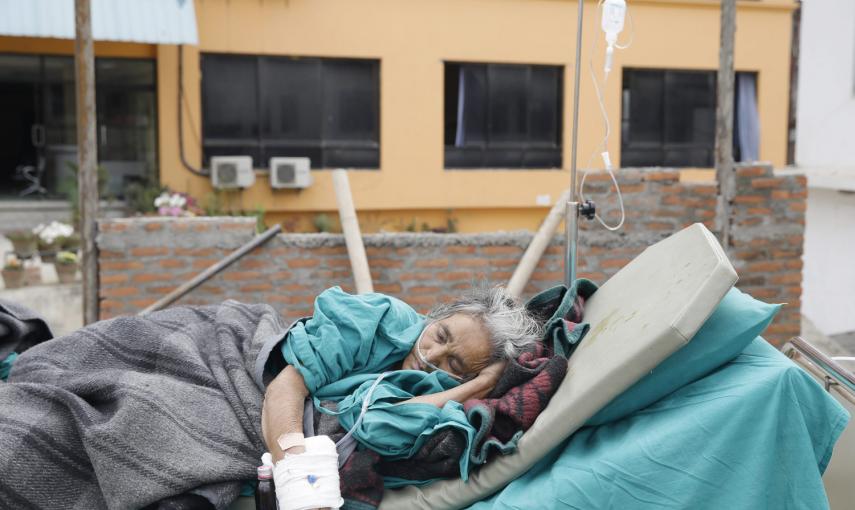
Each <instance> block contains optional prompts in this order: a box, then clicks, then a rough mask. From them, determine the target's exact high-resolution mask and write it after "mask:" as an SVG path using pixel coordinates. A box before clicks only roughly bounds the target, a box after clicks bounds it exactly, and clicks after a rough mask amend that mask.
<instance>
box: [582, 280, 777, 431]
mask: <svg viewBox="0 0 855 510" xmlns="http://www.w3.org/2000/svg"><path fill="white" fill-rule="evenodd" d="M780 308H781V305H770V304H767V303H764V302H762V301H758V300H756V299H754V298H753V297H751V296H749V295H748V294H745V293H744V292H741V291H740V290H739V289H736V288H732V289H730V291H728V293H727V294H725V296H724V298H723V299H722V300H721V302H720V303H719V304H718V306H717V307H716V309H715V310H714V311H713V313H712V315H710V318H709V319H707V321H706V322H704V324H703V326H701V329H700V330H698V332H697V333H696V334H695V336H694V337H693V338H692V340H691V341H690V342H689V343H688V344H686V345H685V346H683V347H682V348H681V349H679V350H678V351H677V352H675V353H674V354H672V355H671V356H669V357H668V358H667V359H666V360H665V361H663V362H662V363H660V364H659V366H657V367H656V368H655V369H653V371H651V372H650V373H649V374H647V375H646V376H644V377H643V378H642V379H641V380H640V381H638V382H637V383H635V384H634V385H633V386H632V387H630V388H629V389H628V390H626V391H625V392H623V393H622V394H620V395H618V396H617V397H616V398H615V399H614V400H612V401H611V402H610V403H609V404H608V405H607V406H606V407H604V408H602V409H600V411H599V412H598V413H597V414H595V415H594V416H593V417H592V418H591V419H590V420H588V422H587V423H586V425H602V424H603V423H608V422H610V421H614V420H618V419H620V418H623V417H624V416H627V415H629V414H631V413H634V412H635V411H638V410H639V409H643V408H645V407H647V406H649V405H650V404H652V403H654V402H656V401H657V400H659V399H660V398H662V397H664V396H665V395H668V394H669V393H671V392H673V391H675V390H677V389H679V388H682V387H683V386H685V385H687V384H689V383H692V382H694V381H696V380H698V379H700V378H701V377H704V376H705V375H707V374H709V373H710V372H712V371H713V370H715V369H716V368H718V367H720V366H721V365H723V364H725V363H727V362H728V361H730V360H732V359H733V358H735V357H736V356H737V355H738V354H739V353H740V352H742V350H743V349H744V348H745V347H746V346H747V345H748V344H749V343H751V341H752V340H754V339H755V338H756V337H757V336H759V335H760V333H762V332H763V330H764V329H766V326H768V325H769V323H770V322H772V318H773V317H775V314H776V313H778V310H779V309H780Z"/></svg>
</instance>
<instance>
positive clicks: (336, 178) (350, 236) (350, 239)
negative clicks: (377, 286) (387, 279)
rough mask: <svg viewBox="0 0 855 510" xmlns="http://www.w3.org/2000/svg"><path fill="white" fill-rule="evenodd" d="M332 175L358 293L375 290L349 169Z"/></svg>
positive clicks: (339, 170) (334, 171)
mask: <svg viewBox="0 0 855 510" xmlns="http://www.w3.org/2000/svg"><path fill="white" fill-rule="evenodd" d="M332 177H333V188H334V189H335V199H336V201H337V202H338V215H339V218H341V230H342V231H343V232H344V242H345V244H346V245H347V255H348V256H349V257H350V268H351V271H353V283H354V285H355V286H356V293H357V294H365V293H368V292H374V285H373V284H372V283H371V270H370V269H369V268H368V257H367V256H366V255H365V245H363V244H362V235H361V234H360V233H359V222H358V221H357V219H356V209H355V208H354V207H353V195H351V193H350V181H349V180H348V178H347V171H346V170H343V169H341V168H339V169H338V170H333V172H332Z"/></svg>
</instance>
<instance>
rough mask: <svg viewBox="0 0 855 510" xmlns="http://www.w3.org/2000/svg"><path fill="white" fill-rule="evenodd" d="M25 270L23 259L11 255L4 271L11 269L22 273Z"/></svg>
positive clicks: (7, 259)
mask: <svg viewBox="0 0 855 510" xmlns="http://www.w3.org/2000/svg"><path fill="white" fill-rule="evenodd" d="M23 268H24V266H23V264H21V259H19V258H18V257H16V256H15V255H10V256H9V257H7V258H6V265H5V266H4V267H3V269H9V270H12V271H20V270H21V269H23Z"/></svg>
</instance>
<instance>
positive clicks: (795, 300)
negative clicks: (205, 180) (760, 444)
mask: <svg viewBox="0 0 855 510" xmlns="http://www.w3.org/2000/svg"><path fill="white" fill-rule="evenodd" d="M737 175H738V178H737V182H738V196H737V197H736V199H735V203H734V211H733V216H732V217H731V218H729V219H728V221H730V222H731V223H732V224H733V245H732V246H730V247H729V249H728V251H729V253H730V257H731V260H732V261H733V264H734V266H735V267H736V269H737V272H739V273H740V274H741V276H742V278H741V280H740V283H739V286H740V287H741V288H743V289H744V290H745V291H747V292H749V293H751V294H753V295H754V296H756V297H757V298H759V299H763V300H765V301H771V302H786V303H787V306H785V308H784V309H783V310H782V312H781V314H780V315H779V316H778V318H777V319H776V321H775V323H774V324H772V326H770V328H769V331H768V335H769V338H770V340H772V341H773V342H777V343H780V342H783V341H785V340H786V339H787V338H788V337H789V336H792V335H795V334H798V333H799V324H800V320H799V319H800V315H799V309H800V306H801V303H800V297H801V286H800V284H801V267H802V264H801V254H802V241H803V239H802V232H803V229H804V209H805V206H804V205H805V196H806V193H805V189H804V185H805V183H804V178H803V177H799V176H786V177H775V176H773V174H772V170H771V168H769V167H768V166H767V167H763V166H757V167H746V168H740V169H738V170H737ZM590 180H591V183H590V184H591V188H590V189H591V190H592V191H596V190H597V188H600V190H604V189H605V188H606V187H607V186H608V176H607V175H605V174H594V175H592V176H590ZM620 182H621V185H622V189H623V192H624V196H625V198H626V206H627V212H628V218H627V224H626V227H625V228H624V229H623V230H622V231H620V232H619V233H617V234H614V233H610V232H606V231H604V230H603V229H602V228H601V227H599V226H598V225H596V224H594V223H591V222H586V223H584V224H583V232H582V233H581V235H580V249H579V275H580V276H582V277H587V278H591V279H593V280H594V281H597V282H600V283H602V282H604V281H605V280H606V279H608V277H610V276H611V275H613V274H614V273H615V272H617V271H618V270H619V269H620V268H621V267H623V266H624V265H625V264H627V263H628V262H629V261H630V260H632V258H633V257H635V256H636V255H637V254H638V253H640V252H641V251H642V250H643V249H644V248H645V247H647V246H649V245H650V244H652V243H655V242H656V241H658V240H660V239H663V238H665V237H667V236H668V235H670V234H672V233H674V232H676V231H677V230H679V229H681V228H683V227H684V226H686V225H689V224H691V223H694V222H704V223H705V224H706V225H707V226H708V227H710V228H711V229H713V230H716V226H717V223H718V222H717V221H716V218H715V212H714V211H715V206H716V195H715V192H716V186H715V185H714V184H709V183H700V184H693V183H681V182H679V173H678V172H676V171H674V170H660V169H656V170H624V171H622V172H621V173H620ZM611 210H612V208H611V207H608V206H607V207H605V208H604V209H603V212H604V214H606V215H609V212H608V211H611ZM254 226H255V223H254V221H253V220H251V219H246V218H188V219H164V218H136V219H120V220H108V221H104V222H102V223H101V224H100V226H99V234H98V249H99V264H100V290H99V296H100V300H101V301H100V303H101V307H100V310H101V317H102V318H108V317H113V316H116V315H119V314H130V313H135V312H137V311H139V310H140V309H142V308H144V307H145V306H148V305H149V304H151V303H153V302H154V301H155V300H157V299H158V298H159V297H162V296H163V295H165V294H166V293H168V292H169V291H171V290H172V289H174V288H175V287H177V286H178V285H179V284H181V283H182V282H184V281H185V280H187V279H189V278H191V277H192V276H193V275H195V274H197V273H198V272H200V271H201V270H203V269H204V268H206V267H208V266H210V265H211V264H213V263H214V262H216V261H217V260H218V259H220V258H221V257H223V256H224V255H226V254H227V253H229V252H231V251H232V250H234V249H236V248H237V247H238V246H240V245H241V244H242V243H244V242H246V241H248V240H249V239H251V238H252V236H253V235H254V232H255V228H254ZM364 239H365V245H366V247H367V248H366V249H367V254H368V262H369V265H370V266H371V271H372V277H373V280H374V283H375V290H377V291H379V292H385V293H388V294H392V295H395V296H398V297H401V298H402V299H404V300H406V301H407V302H409V303H410V304H412V305H413V306H415V307H416V308H417V309H419V310H421V311H426V310H427V309H429V308H430V307H431V305H433V304H434V303H436V302H438V301H442V300H447V299H450V298H451V297H453V296H454V295H456V294H458V293H459V292H460V291H461V290H462V289H465V288H468V287H469V286H471V285H472V283H473V282H477V281H482V280H486V281H489V282H493V283H501V284H503V283H506V282H507V280H508V279H509V278H510V276H511V273H512V271H513V269H514V268H515V267H516V264H517V262H518V260H519V257H520V256H521V255H522V253H523V250H524V248H525V246H527V245H528V243H529V241H530V239H531V234H530V233H528V232H514V233H490V234H371V235H366V236H364ZM562 242H563V239H562V238H559V237H556V238H555V239H554V240H553V243H552V245H551V246H550V247H549V249H548V250H547V252H546V254H545V256H544V257H543V259H542V260H541V261H540V264H539V265H538V267H537V270H536V272H535V274H534V276H533V278H532V281H531V282H530V283H529V285H528V286H527V287H526V289H525V295H526V296H531V295H532V294H534V293H535V292H538V291H540V290H543V289H546V288H548V287H551V286H553V285H556V284H559V283H561V281H562V279H563V271H562V267H563V266H562V251H563V247H562ZM331 285H342V287H344V288H345V289H348V290H352V278H351V273H350V262H349V260H348V258H347V252H346V248H345V246H344V239H343V238H342V236H340V235H332V234H286V235H280V236H278V237H277V238H276V239H275V240H272V241H271V242H269V243H268V244H266V245H264V246H263V247H261V248H259V249H258V250H256V251H255V252H253V253H252V254H250V255H248V256H247V257H245V258H244V259H242V260H241V261H240V262H238V263H237V264H235V265H234V266H232V267H231V268H229V269H228V270H226V271H225V272H223V273H221V274H219V275H217V276H216V277H214V278H213V279H212V280H210V281H209V282H208V283H206V284H204V285H203V286H201V287H200V288H198V289H197V290H196V291H194V292H193V293H191V294H190V295H188V296H187V297H185V298H184V299H182V300H181V301H180V303H183V304H204V303H216V302H220V301H222V300H224V299H227V298H231V299H238V300H242V301H251V302H267V303H270V304H272V305H273V306H275V307H276V308H278V309H279V310H281V313H282V314H283V315H284V316H285V317H287V318H296V317H299V316H302V315H308V314H310V313H311V308H312V302H313V299H314V297H315V296H316V295H317V294H318V293H319V292H321V291H322V290H323V289H325V288H327V287H329V286H331ZM654 290H655V289H652V291H654Z"/></svg>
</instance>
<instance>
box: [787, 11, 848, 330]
mask: <svg viewBox="0 0 855 510" xmlns="http://www.w3.org/2000/svg"><path fill="white" fill-rule="evenodd" d="M853 132H855V2H852V1H851V0H822V1H808V2H803V3H802V19H801V49H800V59H799V88H798V110H797V118H796V162H797V164H798V166H799V168H800V170H801V171H803V172H804V173H805V174H806V175H807V176H808V186H809V189H810V193H809V197H808V211H807V220H808V221H807V229H806V230H805V256H804V262H805V269H804V291H805V296H804V313H805V315H806V316H807V317H808V318H810V319H811V321H813V323H814V324H815V325H816V327H817V328H818V329H819V330H820V331H822V332H823V333H824V334H826V335H833V334H838V333H845V332H849V331H855V314H853V313H852V311H853V310H855V264H853V263H852V257H853V253H855V195H853V194H852V193H853V192H855V145H853V143H852V133H853Z"/></svg>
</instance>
